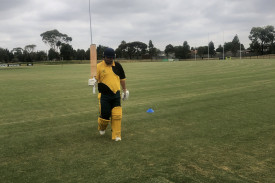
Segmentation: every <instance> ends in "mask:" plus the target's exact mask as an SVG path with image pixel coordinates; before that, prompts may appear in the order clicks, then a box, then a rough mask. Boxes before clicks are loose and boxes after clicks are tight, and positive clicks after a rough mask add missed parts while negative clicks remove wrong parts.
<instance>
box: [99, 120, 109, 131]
mask: <svg viewBox="0 0 275 183" xmlns="http://www.w3.org/2000/svg"><path fill="white" fill-rule="evenodd" d="M109 122H110V120H106V119H102V118H98V130H101V131H103V130H106V128H107V126H108V124H109Z"/></svg>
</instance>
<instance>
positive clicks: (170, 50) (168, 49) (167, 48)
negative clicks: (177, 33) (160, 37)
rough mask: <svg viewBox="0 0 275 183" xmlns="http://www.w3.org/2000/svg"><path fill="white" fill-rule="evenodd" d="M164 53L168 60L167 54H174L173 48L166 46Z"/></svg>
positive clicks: (169, 45)
mask: <svg viewBox="0 0 275 183" xmlns="http://www.w3.org/2000/svg"><path fill="white" fill-rule="evenodd" d="M164 52H165V55H166V56H167V58H168V55H169V54H173V53H175V48H174V46H173V45H171V44H168V45H167V46H166V47H165V50H164Z"/></svg>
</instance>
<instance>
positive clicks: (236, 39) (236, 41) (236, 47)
mask: <svg viewBox="0 0 275 183" xmlns="http://www.w3.org/2000/svg"><path fill="white" fill-rule="evenodd" d="M238 50H240V41H239V37H238V35H237V34H236V35H235V36H234V38H233V40H232V47H231V52H232V54H233V56H236V55H237V52H238Z"/></svg>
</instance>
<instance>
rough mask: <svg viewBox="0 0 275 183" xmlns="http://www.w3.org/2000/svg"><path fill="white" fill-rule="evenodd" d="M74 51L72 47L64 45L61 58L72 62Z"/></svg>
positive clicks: (61, 49)
mask: <svg viewBox="0 0 275 183" xmlns="http://www.w3.org/2000/svg"><path fill="white" fill-rule="evenodd" d="M73 51H74V49H73V47H72V46H71V45H69V44H65V43H63V44H62V45H61V48H60V56H61V57H62V58H63V60H72V58H73V53H74V52H73Z"/></svg>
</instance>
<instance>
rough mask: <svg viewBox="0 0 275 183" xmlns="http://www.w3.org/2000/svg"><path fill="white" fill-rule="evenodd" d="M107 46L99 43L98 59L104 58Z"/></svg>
mask: <svg viewBox="0 0 275 183" xmlns="http://www.w3.org/2000/svg"><path fill="white" fill-rule="evenodd" d="M106 48H107V47H106V46H102V45H98V47H97V49H96V51H97V59H98V60H102V59H103V54H104V50H105V49H106Z"/></svg>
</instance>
